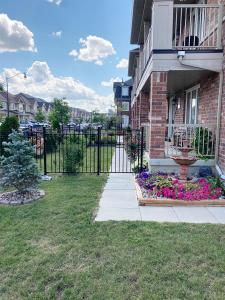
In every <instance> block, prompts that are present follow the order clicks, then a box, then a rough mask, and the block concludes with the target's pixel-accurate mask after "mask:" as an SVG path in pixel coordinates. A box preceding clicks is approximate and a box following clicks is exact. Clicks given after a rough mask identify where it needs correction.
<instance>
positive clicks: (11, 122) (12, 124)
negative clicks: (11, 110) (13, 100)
mask: <svg viewBox="0 0 225 300" xmlns="http://www.w3.org/2000/svg"><path fill="white" fill-rule="evenodd" d="M13 129H14V130H18V129H19V121H18V118H17V117H16V116H11V117H6V118H5V120H4V122H3V123H2V125H1V126H0V132H1V134H3V135H7V136H8V135H9V134H10V133H11V132H12V130H13Z"/></svg>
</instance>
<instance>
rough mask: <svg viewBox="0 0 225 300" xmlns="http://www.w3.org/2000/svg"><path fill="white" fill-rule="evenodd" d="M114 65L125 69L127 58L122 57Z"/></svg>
mask: <svg viewBox="0 0 225 300" xmlns="http://www.w3.org/2000/svg"><path fill="white" fill-rule="evenodd" d="M116 67H117V69H126V68H127V67H128V59H126V58H122V59H121V60H120V61H119V63H118V64H117V65H116Z"/></svg>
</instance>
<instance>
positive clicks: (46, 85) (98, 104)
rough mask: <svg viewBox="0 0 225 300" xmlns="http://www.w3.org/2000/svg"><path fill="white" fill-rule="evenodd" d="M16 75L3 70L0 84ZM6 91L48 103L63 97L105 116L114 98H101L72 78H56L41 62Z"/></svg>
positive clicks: (13, 81) (15, 79) (11, 83)
mask: <svg viewBox="0 0 225 300" xmlns="http://www.w3.org/2000/svg"><path fill="white" fill-rule="evenodd" d="M18 72H20V71H19V70H16V69H4V72H3V73H2V74H0V81H3V80H4V75H5V74H6V75H7V76H8V77H10V76H12V75H14V74H16V73H18ZM9 90H10V92H11V93H14V94H17V93H20V92H23V93H27V94H30V95H33V96H35V97H40V98H43V99H46V100H47V101H52V100H53V98H55V97H58V98H63V97H66V99H67V101H68V102H69V104H70V105H71V106H73V107H79V108H84V109H87V110H88V111H91V110H94V109H98V110H99V111H103V112H107V110H108V109H109V108H110V107H111V105H112V104H113V94H110V95H108V96H102V95H99V94H98V93H97V92H96V91H94V90H93V89H91V88H89V87H87V86H86V85H84V84H83V83H82V82H80V81H79V80H77V79H74V78H73V77H56V76H54V75H53V74H52V72H51V70H50V68H49V66H48V64H47V63H46V62H41V61H35V62H33V64H32V65H31V67H30V68H29V69H28V71H27V79H23V76H22V75H21V76H18V77H14V78H12V79H11V80H10V84H9Z"/></svg>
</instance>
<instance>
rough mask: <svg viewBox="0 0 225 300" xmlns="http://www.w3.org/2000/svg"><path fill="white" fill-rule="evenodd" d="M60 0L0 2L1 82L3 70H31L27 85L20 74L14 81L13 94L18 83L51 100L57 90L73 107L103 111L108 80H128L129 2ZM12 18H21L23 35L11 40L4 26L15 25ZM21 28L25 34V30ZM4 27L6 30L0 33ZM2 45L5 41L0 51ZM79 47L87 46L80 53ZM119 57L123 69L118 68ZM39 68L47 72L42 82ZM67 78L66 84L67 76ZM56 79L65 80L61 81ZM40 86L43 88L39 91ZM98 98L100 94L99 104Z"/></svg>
mask: <svg viewBox="0 0 225 300" xmlns="http://www.w3.org/2000/svg"><path fill="white" fill-rule="evenodd" d="M59 2H60V0H20V1H18V0H7V1H1V9H0V14H1V15H0V68H1V69H0V71H1V73H2V77H1V80H3V71H5V72H6V73H7V75H11V74H13V72H14V71H17V70H18V71H24V70H30V72H29V71H28V75H30V77H33V78H32V79H31V78H30V79H29V78H28V80H27V81H26V83H25V82H24V81H23V80H22V78H15V79H13V80H12V83H11V91H12V92H17V91H18V88H19V86H20V89H23V90H22V91H24V92H30V93H31V92H32V93H33V94H35V96H40V97H45V98H46V99H47V100H51V97H54V96H56V92H53V90H54V89H55V90H57V89H59V97H60V96H63V95H64V94H65V95H64V96H65V97H66V98H67V99H68V100H69V102H70V103H71V104H72V105H73V106H79V107H84V108H90V107H91V109H93V108H94V107H95V106H96V107H97V108H100V109H102V105H104V97H105V103H106V104H105V105H106V106H107V107H109V106H110V105H111V103H112V87H110V86H109V85H110V84H109V80H110V79H112V78H124V79H126V78H127V68H126V59H128V53H129V49H130V48H131V47H130V45H129V38H130V24H131V9H132V7H131V6H132V0H122V1H121V0H97V1H94V0H84V1H78V0H61V3H59ZM5 14H6V15H7V18H8V19H6V18H5V17H4V18H3V20H2V22H1V16H3V15H4V16H5ZM15 20H16V21H20V22H22V25H21V36H15V38H14V40H13V37H11V36H9V35H7V33H5V31H4V30H5V27H7V26H11V25H12V28H14V29H15V27H14V24H13V22H14V21H15ZM6 23H7V24H6ZM23 26H24V27H25V28H26V30H27V32H26V30H25V31H23V28H22V27H23ZM19 27H20V26H19ZM2 31H4V34H1V32H2ZM54 33H55V34H54ZM32 34H33V36H32ZM26 35H27V37H26ZM25 37H26V38H25ZM1 39H5V40H3V41H2V40H1ZM20 39H21V40H20ZM81 39H82V40H81ZM4 43H5V44H4ZM32 43H33V44H32ZM1 44H4V45H5V46H4V47H3V48H2V49H1ZM96 45H97V46H96ZM92 47H94V48H93V49H92ZM83 48H84V49H85V48H87V49H86V50H85V51H84V52H82V50H81V52H80V49H83ZM24 50H25V51H24ZM72 50H74V51H73V52H72V54H75V55H73V56H72V55H69V53H71V51H72ZM121 60H122V62H121V63H122V65H121V64H120V65H121V66H122V67H123V68H118V67H116V66H118V64H119V62H120V61H121ZM38 62H41V63H38ZM43 63H44V64H43ZM33 64H34V65H33ZM32 66H33V67H32ZM43 70H44V71H43ZM46 70H47V71H46ZM37 72H40V73H42V72H46V74H47V75H46V74H45V73H43V76H42V77H43V78H42V79H43V80H42V81H40V80H39V76H38V75H37ZM49 74H50V75H49ZM45 76H47V77H48V78H47V80H44V78H45ZM69 77H71V78H70V80H69V81H70V82H69V81H68V82H67V79H66V78H69ZM60 78H61V79H63V80H62V81H60ZM72 78H73V79H74V81H75V83H74V84H75V87H76V88H77V89H78V90H79V89H80V90H79V91H78V92H77V93H75V94H73V92H72V87H73V80H72ZM46 82H47V85H48V86H49V88H48V91H47V86H45V85H46ZM79 83H80V85H79ZM35 85H36V86H35ZM42 85H43V86H45V88H43V89H41V87H42ZM71 85H72V86H71ZM106 85H107V86H106ZM67 88H68V89H69V90H68V95H66V93H67ZM85 88H87V90H85ZM62 89H63V91H62ZM49 90H51V92H49ZM39 91H40V95H39V94H38V93H39ZM98 97H99V98H101V100H99V103H97V98H98ZM92 98H93V101H91V100H92ZM89 106H90V107H89ZM104 109H106V107H105V108H104Z"/></svg>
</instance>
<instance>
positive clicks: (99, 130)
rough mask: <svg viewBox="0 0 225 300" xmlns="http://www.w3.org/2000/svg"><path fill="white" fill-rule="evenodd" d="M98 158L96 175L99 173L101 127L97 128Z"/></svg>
mask: <svg viewBox="0 0 225 300" xmlns="http://www.w3.org/2000/svg"><path fill="white" fill-rule="evenodd" d="M97 142H98V143H97V145H98V158H97V174H98V176H99V175H100V173H101V127H98V141H97Z"/></svg>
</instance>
